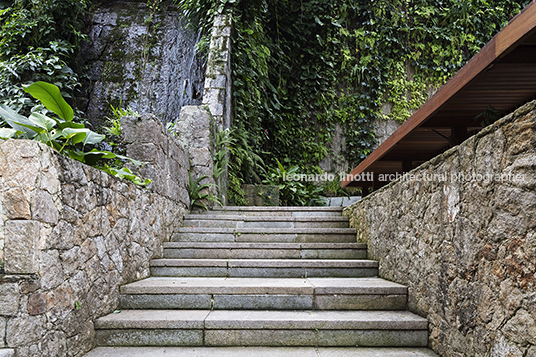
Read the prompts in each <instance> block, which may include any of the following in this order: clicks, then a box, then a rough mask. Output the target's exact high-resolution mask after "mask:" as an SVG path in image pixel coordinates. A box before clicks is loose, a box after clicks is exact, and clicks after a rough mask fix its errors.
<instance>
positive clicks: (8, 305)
mask: <svg viewBox="0 0 536 357" xmlns="http://www.w3.org/2000/svg"><path fill="white" fill-rule="evenodd" d="M19 301H20V291H19V286H18V284H15V283H7V284H6V283H4V284H0V315H3V316H14V315H17V313H18V312H19ZM4 327H5V321H4Z"/></svg>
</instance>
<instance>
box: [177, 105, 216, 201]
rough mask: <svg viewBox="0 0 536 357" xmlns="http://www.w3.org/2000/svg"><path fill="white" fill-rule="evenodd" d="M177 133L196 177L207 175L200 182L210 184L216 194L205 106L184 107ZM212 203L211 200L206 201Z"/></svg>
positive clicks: (207, 112) (178, 122)
mask: <svg viewBox="0 0 536 357" xmlns="http://www.w3.org/2000/svg"><path fill="white" fill-rule="evenodd" d="M175 133H176V134H177V137H178V138H179V141H180V143H181V145H182V147H183V148H184V149H185V151H186V152H187V153H188V157H189V159H190V172H191V174H192V177H193V178H194V179H197V178H199V177H201V176H203V175H206V176H207V177H206V178H205V179H203V180H201V181H200V184H210V185H211V189H210V192H211V193H212V194H214V195H215V194H216V188H215V181H214V172H213V162H212V155H211V151H210V150H211V144H210V113H209V111H208V110H207V109H206V108H204V107H198V106H186V107H182V110H181V114H180V116H179V120H177V123H176V125H175ZM206 203H207V204H210V202H206Z"/></svg>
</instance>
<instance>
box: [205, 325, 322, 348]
mask: <svg viewBox="0 0 536 357" xmlns="http://www.w3.org/2000/svg"><path fill="white" fill-rule="evenodd" d="M205 345H206V346H316V344H315V332H314V331H312V330H268V329H264V330H251V329H250V330H207V331H205Z"/></svg>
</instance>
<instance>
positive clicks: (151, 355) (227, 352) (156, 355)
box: [86, 347, 437, 357]
mask: <svg viewBox="0 0 536 357" xmlns="http://www.w3.org/2000/svg"><path fill="white" fill-rule="evenodd" d="M170 355H172V356H177V357H213V356H221V357H243V356H255V357H296V356H300V357H437V355H436V354H435V353H433V352H432V351H430V350H428V349H424V348H366V347H353V348H325V347H324V348H322V347H319V348H314V347H269V348H268V347H202V348H200V347H165V348H162V347H136V348H134V347H123V348H110V347H99V348H96V349H94V350H93V351H91V352H89V353H88V354H87V355H86V357H119V356H121V357H124V356H131V357H167V356H170Z"/></svg>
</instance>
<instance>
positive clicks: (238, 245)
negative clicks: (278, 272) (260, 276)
mask: <svg viewBox="0 0 536 357" xmlns="http://www.w3.org/2000/svg"><path fill="white" fill-rule="evenodd" d="M166 248H168V249H169V248H205V249H206V248H218V249H367V245H366V244H365V243H248V242H164V249H166Z"/></svg>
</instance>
